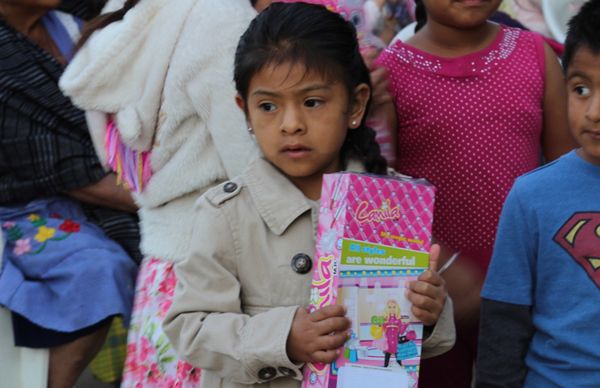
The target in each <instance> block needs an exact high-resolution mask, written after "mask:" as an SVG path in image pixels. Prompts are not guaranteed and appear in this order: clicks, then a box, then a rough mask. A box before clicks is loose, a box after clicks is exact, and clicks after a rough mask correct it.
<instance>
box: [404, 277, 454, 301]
mask: <svg viewBox="0 0 600 388" xmlns="http://www.w3.org/2000/svg"><path fill="white" fill-rule="evenodd" d="M408 288H409V290H410V291H412V292H414V293H416V294H422V295H425V296H429V297H430V298H434V299H438V298H443V297H444V295H445V294H446V290H445V288H444V287H443V286H441V285H434V284H432V283H428V282H423V281H416V282H411V283H410V284H409V286H408Z"/></svg>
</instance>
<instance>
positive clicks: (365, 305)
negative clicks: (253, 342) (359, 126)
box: [302, 173, 435, 388]
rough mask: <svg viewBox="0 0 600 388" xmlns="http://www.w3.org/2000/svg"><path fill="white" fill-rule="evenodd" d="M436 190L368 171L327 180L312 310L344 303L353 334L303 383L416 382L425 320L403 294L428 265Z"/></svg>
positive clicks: (310, 387) (340, 386)
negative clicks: (330, 360)
mask: <svg viewBox="0 0 600 388" xmlns="http://www.w3.org/2000/svg"><path fill="white" fill-rule="evenodd" d="M434 196H435V188H434V187H433V186H432V185H430V184H429V183H428V182H426V181H424V180H414V179H410V178H405V177H388V176H386V177H380V176H375V175H367V174H356V173H338V174H327V175H325V176H324V178H323V190H322V193H321V209H320V215H319V224H318V229H317V247H316V253H315V258H316V259H317V265H316V268H315V270H314V273H313V282H312V288H311V295H310V303H311V304H310V310H311V311H314V310H316V309H319V308H323V307H325V306H327V305H330V304H335V303H337V304H344V305H345V306H346V308H347V311H348V316H349V318H350V319H351V320H352V328H351V329H352V335H351V338H350V339H349V340H348V341H347V342H346V344H344V347H343V348H342V349H341V354H340V357H339V358H338V359H337V360H336V361H335V362H334V363H332V364H307V365H306V366H305V369H304V381H303V385H302V386H303V387H304V388H354V387H365V386H370V387H379V386H393V387H395V388H400V387H410V388H413V387H416V386H417V382H418V374H419V362H420V355H421V342H422V334H423V325H422V323H421V322H419V321H417V319H416V318H415V317H414V316H413V315H412V313H411V310H410V303H409V301H408V300H407V299H406V297H405V295H404V291H405V288H406V285H407V282H409V281H412V280H414V279H416V277H417V276H418V275H419V274H420V273H422V272H423V271H424V270H425V269H427V267H428V266H429V248H430V244H431V225H432V222H433V205H434Z"/></svg>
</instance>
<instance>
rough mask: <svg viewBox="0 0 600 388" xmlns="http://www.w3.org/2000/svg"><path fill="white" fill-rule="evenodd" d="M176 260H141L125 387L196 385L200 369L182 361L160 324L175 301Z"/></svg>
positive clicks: (183, 386)
mask: <svg viewBox="0 0 600 388" xmlns="http://www.w3.org/2000/svg"><path fill="white" fill-rule="evenodd" d="M173 266H174V263H173V262H171V261H167V260H161V259H158V258H155V257H147V258H146V259H144V261H143V262H142V265H141V268H140V273H139V275H138V284H137V287H136V294H135V300H134V307H133V317H132V320H131V326H130V328H129V336H128V341H127V359H126V361H125V371H124V375H123V382H122V384H121V387H123V388H142V387H143V388H197V387H200V369H198V368H194V367H192V366H191V365H190V364H188V363H187V362H184V361H182V360H179V359H178V358H177V355H176V354H175V351H174V349H173V347H172V346H171V344H170V343H169V340H168V339H167V337H166V335H165V334H164V332H163V331H162V327H161V323H162V321H163V320H164V318H165V315H166V314H167V310H168V309H169V307H170V306H171V303H172V301H173V293H174V291H175V285H176V283H177V278H176V276H175V271H174V268H173Z"/></svg>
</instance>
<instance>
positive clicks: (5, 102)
mask: <svg viewBox="0 0 600 388" xmlns="http://www.w3.org/2000/svg"><path fill="white" fill-rule="evenodd" d="M62 72H63V68H62V66H61V65H60V64H59V63H58V61H56V60H55V59H54V58H53V57H52V56H51V55H50V54H48V53H46V52H45V51H43V50H41V49H40V48H39V47H38V46H37V45H35V44H34V43H33V42H31V41H30V40H29V39H27V38H26V37H24V36H23V35H21V34H19V33H18V32H16V31H15V30H14V29H13V28H12V27H10V26H9V25H8V24H7V23H5V22H4V21H3V20H2V19H0V204H2V205H10V204H12V203H23V202H29V201H31V200H33V199H35V198H40V197H47V196H52V195H56V194H60V193H64V192H67V191H69V190H73V189H77V188H81V187H84V186H87V185H89V184H92V183H95V182H97V181H99V180H100V179H102V178H103V177H104V176H105V175H106V172H105V171H104V170H103V168H102V166H101V164H100V161H99V160H98V157H97V156H96V153H95V150H94V147H93V144H92V141H91V139H90V136H89V133H88V130H87V127H86V123H85V117H84V114H83V112H82V111H80V110H79V109H77V108H76V107H74V106H73V105H72V104H71V102H70V100H69V99H68V98H67V97H65V96H64V95H63V94H62V92H61V91H60V89H59V88H58V79H59V77H60V76H61V74H62ZM85 210H86V213H87V214H88V216H89V217H90V219H91V221H92V222H95V223H96V224H98V225H99V226H100V227H101V228H102V229H104V231H105V232H106V233H107V235H109V236H110V237H111V238H113V239H115V240H116V241H118V242H119V243H120V244H121V245H123V247H124V248H125V249H126V250H127V251H128V253H129V254H130V255H131V256H132V257H133V258H134V259H136V260H137V261H139V260H141V254H140V252H139V248H138V246H139V227H138V223H137V218H136V217H135V215H131V214H125V213H120V212H117V211H113V210H109V209H104V208H98V207H93V206H86V209H85Z"/></svg>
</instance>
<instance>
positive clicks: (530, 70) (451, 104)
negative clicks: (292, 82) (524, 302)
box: [377, 0, 574, 387]
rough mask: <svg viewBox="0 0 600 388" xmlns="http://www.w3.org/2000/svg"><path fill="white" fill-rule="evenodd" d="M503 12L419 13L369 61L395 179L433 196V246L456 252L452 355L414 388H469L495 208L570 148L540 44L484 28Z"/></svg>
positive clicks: (446, 4) (437, 4)
mask: <svg viewBox="0 0 600 388" xmlns="http://www.w3.org/2000/svg"><path fill="white" fill-rule="evenodd" d="M500 2H501V1H500V0H463V1H456V0H454V1H451V0H423V1H422V2H417V3H420V4H419V9H418V12H417V14H418V15H426V22H425V24H424V25H423V26H422V28H421V29H420V30H419V31H418V32H417V33H416V34H415V35H414V36H413V37H412V38H411V39H410V40H408V41H407V42H405V43H403V42H396V43H395V44H393V45H392V46H390V47H389V48H388V49H386V50H384V51H383V53H382V54H381V56H380V57H379V58H378V61H377V63H378V64H379V65H381V66H383V67H385V68H386V69H387V70H388V72H389V82H390V90H391V93H392V99H393V104H394V105H395V107H392V108H391V112H395V115H393V114H392V116H395V117H392V120H390V121H391V126H390V128H397V131H394V135H395V136H396V139H395V141H394V145H395V146H396V165H395V167H396V168H397V169H398V170H399V171H402V172H404V173H407V174H410V175H412V176H416V177H424V178H427V179H428V180H430V181H431V182H433V183H434V184H435V186H436V187H437V189H438V194H437V198H436V213H435V222H434V235H435V236H436V238H437V239H439V241H440V242H441V243H443V244H445V245H446V246H448V247H451V248H452V251H460V252H461V259H460V260H458V261H457V262H456V264H454V265H453V266H452V267H451V268H450V269H449V270H448V271H447V272H446V273H445V274H444V277H445V278H446V281H447V284H448V289H449V293H450V295H451V296H452V298H453V300H454V302H455V306H456V310H455V311H456V318H457V328H458V330H459V332H458V338H457V345H456V347H455V348H456V349H455V351H454V354H452V352H450V353H448V354H450V356H447V357H445V360H443V361H442V362H439V365H440V368H439V370H433V369H434V368H433V367H430V366H429V365H430V364H429V363H428V362H426V363H424V366H423V378H422V380H421V382H420V386H421V387H427V386H431V387H440V386H444V387H455V386H456V387H468V386H470V379H471V375H472V363H473V360H474V356H475V354H474V352H475V349H476V347H475V342H476V332H477V320H478V308H479V292H480V287H481V283H482V281H483V277H484V275H485V271H486V270H487V266H488V263H489V260H490V256H491V252H492V246H493V242H494V236H495V232H496V226H497V222H498V218H499V215H500V211H501V208H502V204H503V202H504V199H505V197H506V195H507V193H508V191H509V189H510V188H511V186H512V184H513V181H514V179H515V178H516V177H518V176H519V175H521V174H523V173H525V172H527V171H530V170H532V169H534V168H535V167H537V166H538V165H539V164H540V161H541V158H542V156H543V158H544V159H545V160H546V161H549V160H553V159H555V158H557V157H558V156H560V155H562V154H563V153H566V152H567V151H568V150H570V149H572V148H573V147H574V143H573V140H572V139H571V137H570V135H569V133H568V130H567V125H568V124H567V119H566V105H565V104H566V97H565V90H564V88H563V81H562V73H561V71H560V66H559V63H558V60H557V58H556V56H555V55H554V54H553V52H552V51H551V50H550V49H549V47H547V46H546V45H545V44H544V43H543V40H542V39H541V38H540V37H539V36H538V35H535V34H534V33H531V32H528V31H523V30H518V29H513V28H509V27H505V26H500V25H497V24H494V23H491V22H488V21H487V19H488V17H489V16H490V15H491V14H492V13H494V12H495V11H496V10H497V8H498V6H499V4H500ZM421 22H423V20H421ZM394 108H395V109H394ZM540 194H542V193H540ZM452 251H450V252H452ZM464 333H467V334H464ZM461 334H462V340H463V342H462V343H461ZM434 360H435V359H434ZM434 360H432V361H433V363H434V364H435V363H438V361H434ZM459 364H460V365H459ZM436 379H437V381H434V380H436Z"/></svg>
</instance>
